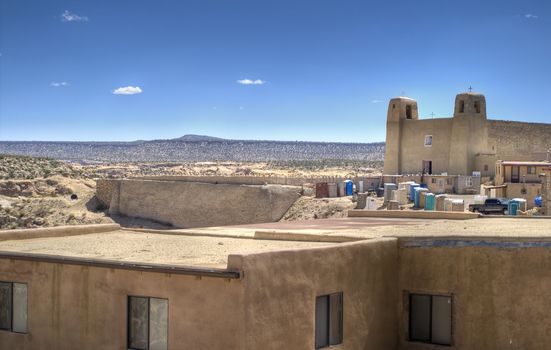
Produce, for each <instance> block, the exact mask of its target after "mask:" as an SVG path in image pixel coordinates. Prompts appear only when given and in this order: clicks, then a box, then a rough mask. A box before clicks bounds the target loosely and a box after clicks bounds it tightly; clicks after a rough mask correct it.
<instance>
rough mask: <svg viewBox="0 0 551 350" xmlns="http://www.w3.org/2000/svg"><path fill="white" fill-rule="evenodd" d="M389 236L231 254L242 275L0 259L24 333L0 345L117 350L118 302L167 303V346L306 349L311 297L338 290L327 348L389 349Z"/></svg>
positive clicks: (120, 333) (393, 250)
mask: <svg viewBox="0 0 551 350" xmlns="http://www.w3.org/2000/svg"><path fill="white" fill-rule="evenodd" d="M397 249H398V246H397V239H395V238H381V239H375V240H370V241H361V242H354V243H342V244H336V245H332V246H328V247H323V248H310V249H294V250H286V251H274V252H267V253H258V254H248V255H232V256H230V258H229V263H228V267H229V268H230V269H232V270H241V271H243V276H244V277H243V279H225V278H213V277H196V276H187V275H179V274H163V273H154V272H143V271H141V272H140V271H133V270H122V269H118V268H104V267H94V266H79V265H71V264H59V263H49V262H36V261H34V262H31V261H25V260H16V259H11V260H10V259H0V280H2V281H13V282H22V283H27V284H28V293H29V294H28V310H29V311H28V329H29V332H28V333H27V334H15V333H10V332H2V331H0V348H1V349H4V348H5V349H18V350H27V349H29V350H31V349H37V348H43V349H59V350H65V349H76V348H78V349H95V350H96V349H121V350H122V349H126V341H127V339H126V331H127V323H126V322H127V319H126V317H127V310H126V308H127V296H128V295H133V296H149V297H158V298H166V299H168V302H169V320H168V324H169V328H168V334H169V349H174V350H176V349H182V348H190V349H209V350H210V349H236V350H241V349H250V350H256V349H297V350H298V349H313V348H314V321H315V300H316V296H318V295H324V294H327V293H332V292H341V291H342V292H343V293H344V321H343V323H344V327H343V329H344V342H343V344H341V345H338V346H335V347H334V348H336V349H368V348H374V349H394V348H395V347H396V332H397V329H396V325H397V313H396V312H395V309H396V304H397V297H398V294H397V268H398V266H397V264H398V256H397Z"/></svg>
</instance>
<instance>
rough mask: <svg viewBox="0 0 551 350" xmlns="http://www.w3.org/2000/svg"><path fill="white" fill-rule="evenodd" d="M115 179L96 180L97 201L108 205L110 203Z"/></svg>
mask: <svg viewBox="0 0 551 350" xmlns="http://www.w3.org/2000/svg"><path fill="white" fill-rule="evenodd" d="M116 181H117V180H105V179H98V180H96V198H97V199H98V201H99V202H100V203H101V204H103V205H105V206H107V207H109V205H110V204H111V196H112V195H113V188H114V186H115V184H116Z"/></svg>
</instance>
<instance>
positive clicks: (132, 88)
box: [113, 86, 142, 95]
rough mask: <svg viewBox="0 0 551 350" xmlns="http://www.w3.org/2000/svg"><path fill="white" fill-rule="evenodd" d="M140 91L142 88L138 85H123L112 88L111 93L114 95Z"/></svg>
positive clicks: (131, 93)
mask: <svg viewBox="0 0 551 350" xmlns="http://www.w3.org/2000/svg"><path fill="white" fill-rule="evenodd" d="M141 93H142V89H141V88H140V87H139V86H125V87H120V88H118V89H115V90H113V94H115V95H135V94H141Z"/></svg>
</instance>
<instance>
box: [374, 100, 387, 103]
mask: <svg viewBox="0 0 551 350" xmlns="http://www.w3.org/2000/svg"><path fill="white" fill-rule="evenodd" d="M383 102H385V101H383V100H371V103H383Z"/></svg>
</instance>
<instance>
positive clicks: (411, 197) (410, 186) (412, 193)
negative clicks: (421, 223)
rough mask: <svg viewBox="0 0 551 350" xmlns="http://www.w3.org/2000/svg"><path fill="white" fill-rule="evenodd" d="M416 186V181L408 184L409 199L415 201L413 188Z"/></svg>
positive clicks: (417, 185)
mask: <svg viewBox="0 0 551 350" xmlns="http://www.w3.org/2000/svg"><path fill="white" fill-rule="evenodd" d="M417 187H419V184H416V183H412V184H411V185H409V200H410V201H412V202H413V201H415V189H416V188H417Z"/></svg>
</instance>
